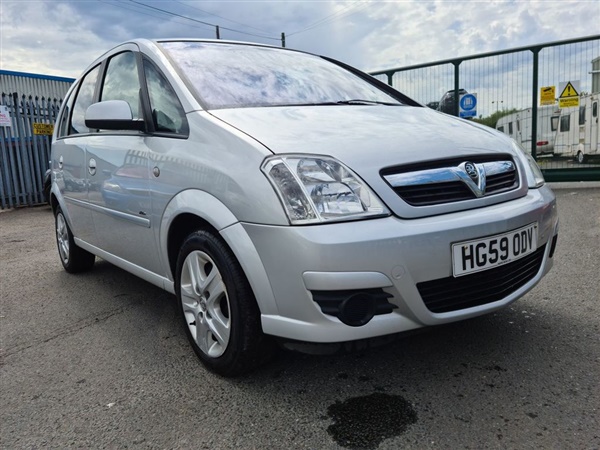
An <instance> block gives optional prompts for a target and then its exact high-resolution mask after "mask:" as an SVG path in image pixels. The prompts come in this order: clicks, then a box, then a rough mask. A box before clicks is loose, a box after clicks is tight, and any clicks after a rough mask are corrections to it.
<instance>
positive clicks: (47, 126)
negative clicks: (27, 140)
mask: <svg viewBox="0 0 600 450" xmlns="http://www.w3.org/2000/svg"><path fill="white" fill-rule="evenodd" d="M52 133H54V125H52V124H51V123H37V122H34V123H33V134H45V135H50V136H52Z"/></svg>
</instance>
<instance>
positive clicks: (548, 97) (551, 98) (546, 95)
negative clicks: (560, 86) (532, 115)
mask: <svg viewBox="0 0 600 450" xmlns="http://www.w3.org/2000/svg"><path fill="white" fill-rule="evenodd" d="M555 101H556V86H546V87H543V88H540V105H554V102H555Z"/></svg>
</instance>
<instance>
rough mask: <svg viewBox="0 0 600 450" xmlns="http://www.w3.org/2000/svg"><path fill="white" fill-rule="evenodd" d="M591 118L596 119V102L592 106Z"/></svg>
mask: <svg viewBox="0 0 600 450" xmlns="http://www.w3.org/2000/svg"><path fill="white" fill-rule="evenodd" d="M592 116H593V117H598V102H594V104H593V105H592Z"/></svg>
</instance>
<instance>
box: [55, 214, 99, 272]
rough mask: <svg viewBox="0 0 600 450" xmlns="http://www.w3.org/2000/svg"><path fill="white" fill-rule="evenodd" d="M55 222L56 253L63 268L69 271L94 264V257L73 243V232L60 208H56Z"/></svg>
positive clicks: (78, 270)
mask: <svg viewBox="0 0 600 450" xmlns="http://www.w3.org/2000/svg"><path fill="white" fill-rule="evenodd" d="M55 224H56V245H57V246H58V255H59V256H60V262H61V263H62V265H63V267H64V268H65V270H66V271H67V272H69V273H79V272H85V271H86V270H90V269H91V268H92V266H93V265H94V262H95V260H96V257H95V256H94V255H92V254H91V253H89V252H88V251H86V250H84V249H82V248H81V247H78V246H77V244H75V241H74V239H73V233H71V229H70V228H69V225H68V224H67V220H66V219H65V216H64V214H63V212H62V210H61V209H60V208H56V214H55Z"/></svg>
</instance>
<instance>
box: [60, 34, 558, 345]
mask: <svg viewBox="0 0 600 450" xmlns="http://www.w3.org/2000/svg"><path fill="white" fill-rule="evenodd" d="M123 50H135V51H141V52H143V53H144V54H145V55H146V56H147V57H148V58H149V59H151V60H152V61H153V62H154V63H155V64H156V66H157V67H158V68H159V69H160V71H161V72H162V73H163V74H164V75H165V77H166V78H167V80H168V81H169V82H170V83H171V85H172V86H173V89H174V91H175V93H176V94H177V96H178V97H179V99H180V101H181V104H182V106H183V109H184V111H185V112H186V118H187V121H188V123H189V129H190V133H189V136H188V137H187V138H169V137H165V136H151V135H147V134H144V133H142V132H137V131H127V132H100V133H90V134H82V135H72V136H69V137H65V138H57V136H56V135H55V136H54V139H53V147H52V168H53V186H52V191H51V192H52V195H53V197H54V199H55V200H56V202H57V203H58V205H59V206H60V207H61V209H62V210H63V213H64V218H65V221H66V223H67V224H68V225H69V227H70V228H71V230H72V232H73V235H74V240H75V243H76V244H77V245H78V246H80V247H81V248H83V249H85V250H87V251H89V252H91V253H93V254H95V255H97V256H99V257H101V258H103V259H105V260H107V261H109V262H111V263H113V264H115V265H117V266H119V267H121V268H123V269H125V270H128V271H130V272H132V273H133V274H135V275H137V276H139V277H141V278H143V279H145V280H147V281H149V282H151V283H153V284H155V285H157V286H160V287H162V288H164V289H166V290H167V291H169V292H172V293H173V292H175V288H174V274H173V273H172V270H171V266H170V264H169V258H168V250H169V249H168V241H169V240H168V237H169V230H170V229H171V227H172V226H173V224H174V223H176V220H177V218H178V217H181V214H188V215H190V216H195V217H198V218H200V219H202V220H204V221H205V222H206V223H208V224H209V225H210V226H211V227H212V228H213V229H214V230H216V232H218V233H219V234H220V236H221V237H222V238H223V239H224V241H225V242H226V243H227V245H228V246H229V247H230V248H231V250H232V252H233V254H234V255H235V257H236V258H237V260H238V261H239V263H240V266H241V267H242V270H243V271H244V273H245V275H246V277H247V278H248V281H249V283H250V286H251V288H252V291H253V293H254V295H255V297H256V299H257V303H258V306H259V308H260V311H261V317H262V326H263V330H264V332H265V333H268V334H272V335H275V336H281V337H285V338H292V339H298V340H304V341H312V342H339V341H345V340H353V339H361V338H368V337H374V336H380V335H384V334H388V333H395V332H400V331H404V330H408V329H412V328H417V327H422V326H426V325H435V324H440V323H446V322H451V321H456V320H460V319H464V318H468V317H474V316H477V315H481V314H484V313H488V312H491V311H494V310H496V309H498V308H501V307H504V306H506V305H508V304H509V303H511V302H513V301H515V300H516V299H517V298H519V297H520V296H521V295H523V294H524V293H525V292H527V291H528V290H529V289H531V288H532V287H533V286H534V285H535V284H536V283H537V282H538V281H539V280H540V279H541V277H542V276H543V275H544V274H545V273H547V271H548V270H549V269H550V267H551V265H552V260H551V259H549V258H548V252H549V246H548V247H547V249H546V255H545V258H544V262H543V265H542V267H541V269H540V271H539V273H538V274H537V276H536V277H535V279H534V280H532V281H531V282H529V283H528V284H527V285H525V286H524V287H522V288H521V289H519V290H518V291H517V292H514V293H513V294H511V295H509V296H508V297H506V298H504V299H503V300H501V301H498V302H495V303H492V304H488V305H484V306H479V307H473V308H469V309H466V310H461V311H454V312H450V313H443V314H433V313H431V312H429V311H428V310H427V309H426V308H425V306H424V304H423V302H422V301H421V299H420V296H419V294H418V291H417V289H416V286H415V284H416V283H417V282H420V281H427V280H432V279H437V278H441V277H447V276H450V275H451V271H452V265H451V259H450V258H451V244H452V243H454V242H461V241H466V240H471V239H477V238H482V237H486V236H490V235H494V234H499V233H503V232H506V231H508V230H511V229H516V228H519V227H521V226H524V225H526V224H528V223H532V222H537V223H538V224H539V234H538V245H543V244H547V243H549V242H550V241H551V239H552V237H553V236H554V235H555V234H556V233H557V230H558V219H557V214H556V205H555V200H554V195H553V193H552V192H551V190H550V188H549V187H547V186H545V185H544V186H542V187H541V188H539V189H530V188H529V187H528V182H527V173H528V172H527V170H529V169H528V167H527V164H526V163H524V162H523V159H522V157H521V156H520V155H519V154H518V152H517V150H515V147H514V146H513V144H512V141H511V140H510V139H509V138H507V137H506V136H504V135H503V134H501V133H498V132H497V131H495V130H492V129H489V128H486V127H483V126H478V125H475V124H473V123H470V122H467V121H464V120H459V119H456V118H451V117H449V116H446V115H444V114H440V113H437V112H435V111H431V110H429V109H427V108H415V107H407V106H383V105H351V106H349V105H344V106H313V107H310V106H289V107H273V108H269V107H265V108H237V109H221V110H211V111H206V110H204V109H203V108H202V105H201V104H200V103H199V101H198V99H197V98H196V96H195V95H194V93H193V92H192V90H191V88H190V86H189V82H188V81H187V80H186V79H182V77H181V76H180V71H179V69H177V68H176V67H173V65H172V64H171V62H170V59H169V58H168V57H167V55H166V54H165V53H163V51H162V50H161V49H160V48H159V47H158V46H157V45H156V44H155V43H153V42H151V41H147V40H137V41H135V42H131V43H128V44H124V45H122V46H119V47H117V48H115V49H113V50H111V51H110V52H107V53H106V54H105V55H103V56H102V57H101V58H99V59H98V60H97V61H96V62H95V63H94V64H97V63H99V62H102V61H103V60H104V59H105V58H107V57H109V56H111V55H114V54H115V53H118V52H120V51H123ZM94 64H93V65H94ZM90 67H92V66H90ZM65 104H68V102H66V103H65ZM105 114H108V115H110V114H112V113H111V112H110V108H108V112H106V111H104V112H103V113H102V114H100V116H101V117H102V116H103V115H105ZM115 114H117V113H115ZM117 115H118V114H117ZM290 153H295V154H308V155H328V156H331V157H333V158H336V159H338V160H340V161H341V162H342V163H344V164H345V165H347V166H348V167H349V168H350V169H352V170H353V171H354V172H355V173H356V174H357V175H358V176H360V177H361V178H362V179H363V180H364V181H365V182H366V183H367V184H368V185H369V187H370V188H371V189H372V190H373V191H374V192H375V193H376V194H377V196H379V198H380V199H381V200H382V201H383V203H384V204H385V206H386V207H387V208H388V209H389V210H390V211H391V213H392V216H391V217H384V218H375V219H371V220H361V221H354V222H341V223H333V224H323V225H311V226H290V225H289V223H288V219H287V216H286V214H285V212H284V210H283V206H282V204H281V202H280V200H279V197H278V195H277V194H276V193H275V191H274V189H273V187H272V186H271V184H270V183H269V181H268V180H267V178H266V177H265V175H264V174H263V173H262V172H261V170H260V167H261V165H262V164H263V162H264V161H265V159H266V158H267V157H269V156H272V155H273V154H290ZM481 154H486V155H488V156H489V155H491V156H494V155H498V160H500V161H504V160H506V156H507V155H508V157H509V159H511V160H512V161H513V163H514V164H515V167H516V170H517V173H518V181H519V184H518V187H517V188H516V189H514V190H512V191H509V192H502V193H499V194H497V195H493V196H488V197H482V198H476V199H473V200H467V201H461V202H455V203H453V204H443V205H434V206H424V207H412V206H410V205H408V204H407V203H406V202H404V201H403V200H402V199H401V198H400V197H399V196H398V195H396V193H395V192H394V191H393V189H392V188H391V187H390V185H389V184H388V182H387V181H386V180H384V179H383V177H382V176H381V174H380V172H381V170H382V169H386V168H390V167H396V166H400V165H405V164H411V163H417V162H424V161H432V162H434V161H438V160H441V159H448V158H461V159H462V160H463V161H465V162H466V161H469V160H471V159H472V158H473V157H474V156H478V155H481ZM91 159H94V160H95V162H96V172H95V174H90V173H89V172H88V167H89V163H90V160H91ZM484 168H485V173H487V174H490V173H492V172H494V171H498V170H504V169H503V168H502V167H500V166H496V165H492V166H484ZM190 264H191V263H190ZM373 287H381V288H383V289H384V290H385V291H386V292H388V293H390V294H392V298H391V301H392V303H394V304H395V305H396V306H398V308H397V309H395V310H394V311H393V312H392V313H390V314H385V315H381V316H376V317H375V318H374V319H373V320H372V321H371V322H369V323H368V324H367V325H365V326H363V327H349V326H346V325H344V324H343V323H341V322H340V321H339V320H338V319H336V318H334V317H331V316H326V315H324V314H323V313H322V312H321V310H320V308H319V307H318V305H317V304H316V303H315V302H314V301H313V300H312V297H311V294H310V289H318V290H336V289H341V288H348V289H350V288H352V289H354V288H356V289H359V288H363V289H366V288H373ZM221 342H222V343H224V342H225V341H224V340H222V341H221Z"/></svg>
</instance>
